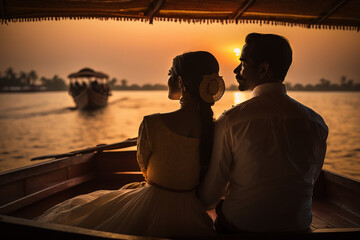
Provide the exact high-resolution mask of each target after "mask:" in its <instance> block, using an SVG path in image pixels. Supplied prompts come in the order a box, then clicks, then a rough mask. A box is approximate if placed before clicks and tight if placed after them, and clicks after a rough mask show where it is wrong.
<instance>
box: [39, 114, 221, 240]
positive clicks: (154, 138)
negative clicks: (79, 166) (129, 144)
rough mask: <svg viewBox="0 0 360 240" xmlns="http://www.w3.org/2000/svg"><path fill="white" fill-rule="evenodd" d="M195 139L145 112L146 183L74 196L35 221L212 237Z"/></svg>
mask: <svg viewBox="0 0 360 240" xmlns="http://www.w3.org/2000/svg"><path fill="white" fill-rule="evenodd" d="M199 140H200V139H199V138H190V137H185V136H181V135H179V134H177V133H175V132H173V131H171V130H170V129H168V128H167V126H166V125H165V124H164V123H163V121H162V119H161V118H160V115H159V114H154V115H149V116H146V117H144V120H143V122H142V124H141V125H140V129H139V138H138V151H137V159H138V163H139V166H140V168H141V170H142V172H143V173H144V176H145V179H146V180H147V183H144V184H139V187H137V188H133V189H128V188H127V187H128V186H125V187H123V188H121V189H119V190H100V191H96V192H93V193H89V194H85V195H80V196H77V197H75V198H72V199H69V200H66V201H64V202H62V203H60V204H58V205H56V206H54V207H52V208H50V209H49V210H47V211H46V212H45V213H44V214H42V215H41V216H39V217H37V218H36V220H37V221H39V222H48V223H59V224H66V225H72V226H78V227H83V228H90V229H96V230H102V231H109V232H116V233H123V234H132V235H147V236H159V237H175V236H200V235H212V234H214V233H215V232H214V230H213V222H212V220H211V218H210V217H209V216H208V214H207V213H206V211H205V208H204V207H203V206H202V204H201V202H200V201H199V200H198V198H197V197H196V194H195V191H194V189H195V187H196V186H197V185H198V181H199V174H200V157H199ZM149 183H150V184H149Z"/></svg>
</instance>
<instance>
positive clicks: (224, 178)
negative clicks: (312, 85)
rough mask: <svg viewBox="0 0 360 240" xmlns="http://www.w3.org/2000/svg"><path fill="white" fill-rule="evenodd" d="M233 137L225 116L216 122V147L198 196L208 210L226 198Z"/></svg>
mask: <svg viewBox="0 0 360 240" xmlns="http://www.w3.org/2000/svg"><path fill="white" fill-rule="evenodd" d="M230 143H231V136H230V131H229V129H228V127H227V119H226V116H225V115H222V116H220V117H219V119H218V120H216V122H215V128H214V145H213V152H212V157H211V161H210V165H209V169H208V171H207V173H206V175H205V178H204V180H203V181H202V182H201V183H200V186H199V189H198V196H199V198H200V200H201V201H202V202H203V204H204V205H205V207H206V208H207V209H213V208H215V206H216V204H217V203H218V202H219V201H220V199H221V198H222V197H223V196H224V194H225V193H226V190H227V186H228V181H229V178H230V171H231V164H232V161H233V154H232V151H231V145H230Z"/></svg>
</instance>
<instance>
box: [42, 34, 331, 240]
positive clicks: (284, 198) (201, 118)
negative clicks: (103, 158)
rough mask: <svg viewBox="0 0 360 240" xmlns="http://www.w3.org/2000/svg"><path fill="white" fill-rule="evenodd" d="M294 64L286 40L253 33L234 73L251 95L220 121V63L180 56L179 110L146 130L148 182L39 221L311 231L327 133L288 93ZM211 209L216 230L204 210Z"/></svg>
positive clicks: (139, 230)
mask: <svg viewBox="0 0 360 240" xmlns="http://www.w3.org/2000/svg"><path fill="white" fill-rule="evenodd" d="M291 61H292V50H291V48H290V45H289V43H288V41H287V40H286V39H284V38H283V37H280V36H277V35H271V34H257V33H252V34H249V35H248V36H247V37H246V44H245V46H244V47H243V49H242V53H241V57H240V65H239V66H238V67H237V68H236V69H235V70H234V73H235V74H236V79H237V81H238V83H239V89H240V90H241V91H244V90H252V93H253V98H251V99H250V100H248V101H246V102H244V103H242V104H239V105H237V106H235V107H233V108H232V109H230V110H228V111H226V112H224V113H223V114H222V115H221V116H220V117H219V119H217V120H216V121H215V123H214V122H213V112H212V110H211V106H212V105H213V104H214V102H215V101H217V100H218V99H220V98H221V96H222V94H223V92H224V88H225V87H224V83H223V80H222V78H221V77H220V76H219V75H218V72H219V65H218V62H217V60H216V59H215V58H214V56H213V55H211V54H210V53H208V52H189V53H185V54H182V55H179V56H177V57H175V58H174V60H173V66H172V68H171V69H170V72H169V80H168V85H169V98H170V99H173V100H180V109H179V110H177V111H174V112H170V113H165V114H154V115H149V116H145V117H144V120H143V122H142V123H141V125H140V130H139V137H138V151H137V160H138V163H139V166H140V168H141V171H142V172H143V174H144V176H145V180H146V183H144V184H138V187H136V188H131V185H129V186H125V187H123V188H121V189H119V190H115V191H105V190H103V191H97V192H94V193H90V194H86V195H81V196H78V197H75V198H72V199H69V200H67V201H65V202H63V203H60V204H58V205H56V206H54V207H53V208H51V209H49V210H48V211H47V212H45V213H44V214H43V215H41V216H40V217H38V218H37V220H38V221H41V222H52V223H60V224H68V225H73V226H79V227H84V228H91V229H97V230H103V231H110V232H118V233H124V234H133V235H148V236H161V237H182V236H207V235H213V234H216V232H218V233H224V234H226V233H239V232H242V231H255V232H265V231H269V232H273V231H304V230H307V229H308V228H309V226H310V223H311V218H312V216H311V203H312V192H313V186H314V183H315V181H316V178H317V177H318V175H319V173H320V171H321V167H322V164H323V160H324V156H325V151H326V138H327V134H328V129H327V126H326V124H325V122H324V121H323V119H322V118H321V117H320V116H319V115H318V114H317V113H315V112H314V111H312V110H311V109H309V108H307V107H305V106H304V105H302V104H300V103H298V102H296V101H295V100H293V99H292V98H290V97H289V96H287V94H286V90H285V86H284V85H283V84H282V82H283V80H284V78H285V75H286V73H287V71H288V68H289V67H290V64H291ZM135 185H136V184H135ZM214 208H216V213H217V218H216V220H215V223H213V221H212V219H211V218H210V217H209V215H208V214H207V212H206V209H214ZM214 226H215V228H214Z"/></svg>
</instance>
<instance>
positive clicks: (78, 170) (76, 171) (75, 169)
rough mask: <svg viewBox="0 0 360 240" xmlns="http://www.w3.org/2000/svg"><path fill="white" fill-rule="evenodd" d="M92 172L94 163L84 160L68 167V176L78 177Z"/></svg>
mask: <svg viewBox="0 0 360 240" xmlns="http://www.w3.org/2000/svg"><path fill="white" fill-rule="evenodd" d="M91 172H94V164H91V163H90V162H85V163H82V164H79V165H75V166H70V167H68V173H67V174H68V178H74V177H79V176H81V175H86V174H89V173H91Z"/></svg>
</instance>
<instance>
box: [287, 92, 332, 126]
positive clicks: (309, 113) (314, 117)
mask: <svg viewBox="0 0 360 240" xmlns="http://www.w3.org/2000/svg"><path fill="white" fill-rule="evenodd" d="M290 99H291V101H293V102H294V103H295V104H297V106H298V108H299V109H300V110H301V112H302V114H303V115H305V116H306V118H307V119H309V120H311V121H315V122H317V123H318V124H320V125H321V126H323V127H324V128H326V129H327V128H328V127H327V125H326V123H325V120H324V119H323V118H322V116H321V115H320V114H319V113H317V112H316V111H315V110H313V109H312V108H310V107H308V106H306V105H304V104H302V103H300V102H298V101H297V100H295V99H293V98H290Z"/></svg>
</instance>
